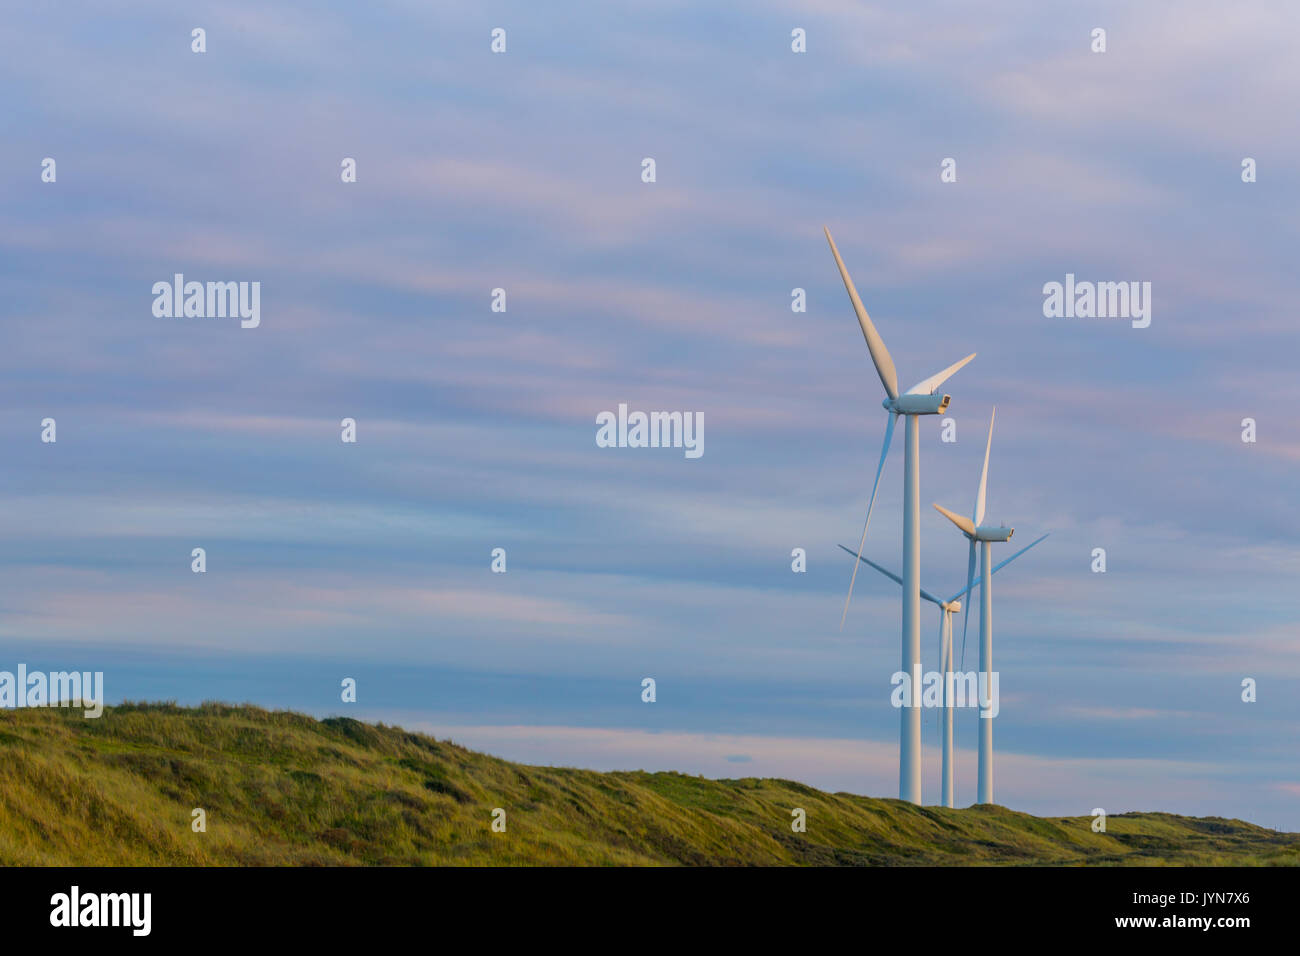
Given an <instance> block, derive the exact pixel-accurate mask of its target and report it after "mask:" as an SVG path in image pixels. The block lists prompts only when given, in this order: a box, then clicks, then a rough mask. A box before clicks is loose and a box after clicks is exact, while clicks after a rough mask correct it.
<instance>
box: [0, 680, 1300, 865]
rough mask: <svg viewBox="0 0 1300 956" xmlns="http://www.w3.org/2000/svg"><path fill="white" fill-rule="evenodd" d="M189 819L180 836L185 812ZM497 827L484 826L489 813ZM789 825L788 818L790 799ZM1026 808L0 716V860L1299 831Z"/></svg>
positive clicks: (229, 724) (821, 856) (1016, 848)
mask: <svg viewBox="0 0 1300 956" xmlns="http://www.w3.org/2000/svg"><path fill="white" fill-rule="evenodd" d="M196 807H197V808H202V809H203V810H204V811H205V812H206V818H207V831H206V832H203V833H196V832H193V830H192V829H191V819H192V818H191V811H192V810H193V809H194V808H196ZM497 807H500V808H503V809H504V810H505V811H506V832H504V833H494V832H492V830H491V821H492V811H493V809H494V808H497ZM796 807H801V808H803V809H804V810H805V811H806V812H807V832H806V833H794V832H792V831H791V827H790V822H791V810H792V809H793V808H796ZM1090 824H1091V818H1089V817H1073V818H1060V817H1053V818H1039V817H1032V816H1028V815H1026V814H1023V813H1016V812H1013V811H1011V810H1007V809H1004V808H1002V807H977V808H971V809H965V810H945V809H940V808H938V807H917V806H912V805H910V804H906V803H902V802H900V801H898V800H878V799H873V798H870V797H860V796H854V795H851V794H847V793H834V794H832V793H823V792H821V791H818V790H814V789H813V788H811V787H806V786H803V785H802V784H799V783H794V782H792V781H789V780H768V779H762V780H760V779H753V778H747V779H741V780H706V779H704V778H701V777H691V776H685V775H683V774H678V773H643V772H632V773H597V772H594V771H589V770H572V769H562V768H555V767H531V766H523V765H520V764H514V763H510V762H508V761H505V760H498V759H497V758H495V757H489V756H485V755H483V754H479V753H474V752H473V751H470V750H467V749H465V748H464V747H460V746H457V745H456V744H452V743H448V742H442V741H437V740H433V739H431V738H429V737H426V736H423V735H421V734H414V733H408V732H406V731H404V730H401V729H398V728H394V727H385V726H383V725H378V726H374V725H370V724H363V723H360V722H358V721H355V720H350V719H346V718H332V719H329V720H321V721H317V720H315V719H313V718H311V717H307V716H303V715H301V714H295V713H288V712H268V711H264V710H261V709H259V708H256V707H247V706H244V707H231V706H226V705H222V704H205V705H203V706H202V707H197V708H183V707H177V706H175V705H171V704H124V705H123V706H120V707H112V708H106V709H105V711H104V715H103V717H101V718H99V719H98V720H87V719H85V718H83V717H82V716H81V715H80V712H79V711H76V710H65V709H62V708H42V709H25V710H5V711H0V863H2V864H5V865H15V864H19V865H82V866H90V865H109V866H116V865H240V866H248V865H258V866H265V865H271V866H281V865H295V866H296V865H344V864H362V865H366V864H373V865H387V866H408V865H437V864H461V865H498V864H505V865H536V864H541V865H556V864H559V865H625V864H631V865H656V864H692V865H698V864H704V865H733V864H742V865H743V864H753V865H772V864H818V865H825V864H845V865H915V864H956V865H970V864H1026V863H1038V864H1065V865H1069V864H1126V865H1134V864H1138V865H1148V864H1187V865H1207V864H1221V865H1226V864H1277V863H1281V864H1292V865H1294V864H1296V863H1298V862H1300V834H1294V833H1279V832H1276V831H1274V830H1268V829H1265V828H1262V827H1258V826H1253V825H1251V824H1249V823H1243V822H1241V821H1239V820H1225V819H1220V818H1209V819H1196V818H1191V817H1179V816H1173V815H1170V814H1163V813H1135V814H1124V815H1119V816H1111V817H1109V818H1108V819H1107V832H1106V833H1093V832H1092V830H1091V827H1090Z"/></svg>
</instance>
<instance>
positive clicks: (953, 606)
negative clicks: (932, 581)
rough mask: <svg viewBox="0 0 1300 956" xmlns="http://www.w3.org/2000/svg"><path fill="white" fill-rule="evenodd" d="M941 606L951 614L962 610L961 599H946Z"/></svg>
mask: <svg viewBox="0 0 1300 956" xmlns="http://www.w3.org/2000/svg"><path fill="white" fill-rule="evenodd" d="M939 607H941V608H943V609H944V610H945V611H947V612H948V613H949V614H956V613H957V612H958V611H960V610H961V601H944V602H943V603H942V604H940V605H939Z"/></svg>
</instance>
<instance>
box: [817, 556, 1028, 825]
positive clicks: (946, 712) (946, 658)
mask: <svg viewBox="0 0 1300 956" xmlns="http://www.w3.org/2000/svg"><path fill="white" fill-rule="evenodd" d="M1046 537H1047V535H1043V537H1042V538H1039V539H1038V541H1035V542H1033V544H1027V545H1025V546H1024V547H1023V548H1021V549H1020V550H1019V551H1017V552H1016V553H1015V554H1013V555H1012V556H1011V557H1009V558H1007V559H1006V560H1005V561H1003V562H1001V563H1000V564H996V565H994V566H993V571H992V572H991V573H992V574H997V573H998V572H999V571H1001V570H1002V569H1003V568H1005V567H1006V566H1007V565H1008V564H1010V563H1011V562H1012V561H1014V560H1016V558H1018V557H1020V556H1021V555H1022V554H1024V553H1025V552H1026V551H1028V550H1029V549H1030V548H1032V547H1033V546H1034V545H1035V544H1038V542H1039V541H1042V540H1043V538H1046ZM840 548H841V549H842V550H844V551H847V552H848V553H849V554H852V553H853V551H852V549H850V548H846V547H844V545H840ZM857 557H858V560H859V561H865V562H866V563H867V564H869V565H871V566H872V567H873V568H875V569H876V570H877V571H879V572H880V573H881V574H883V575H884V576H885V577H887V578H889V579H890V580H891V581H896V582H897V583H899V584H902V583H903V579H902V578H900V577H899V576H898V575H897V574H895V573H894V572H893V571H889V570H887V569H885V568H882V567H881V566H880V565H878V564H876V562H875V561H872V560H871V559H870V558H864V557H863V556H862V555H858V556H857ZM971 587H972V586H971V585H968V586H967V587H966V588H964V589H962V590H961V591H958V592H957V593H956V594H954V595H953V596H952V597H950V598H948V600H946V601H941V600H939V599H938V598H937V597H935V596H934V595H933V594H931V593H930V592H929V591H927V590H925V588H921V597H922V598H924V599H925V600H927V601H929V602H930V603H931V604H934V605H937V606H938V608H939V658H940V660H941V661H942V663H941V664H940V666H939V673H941V674H942V675H943V686H944V691H943V723H942V724H941V726H942V728H943V775H942V778H941V780H940V783H941V786H942V794H943V799H942V802H943V805H944V806H945V807H954V806H956V803H955V799H956V793H955V789H956V782H955V778H954V771H953V757H952V751H953V735H952V710H953V708H952V701H951V700H950V699H949V698H948V690H947V688H948V685H949V683H950V681H949V678H948V675H949V674H951V673H952V616H953V614H955V613H956V612H957V611H960V610H961V600H960V599H961V598H964V597H966V594H967V593H968V592H969V591H970V589H971Z"/></svg>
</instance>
